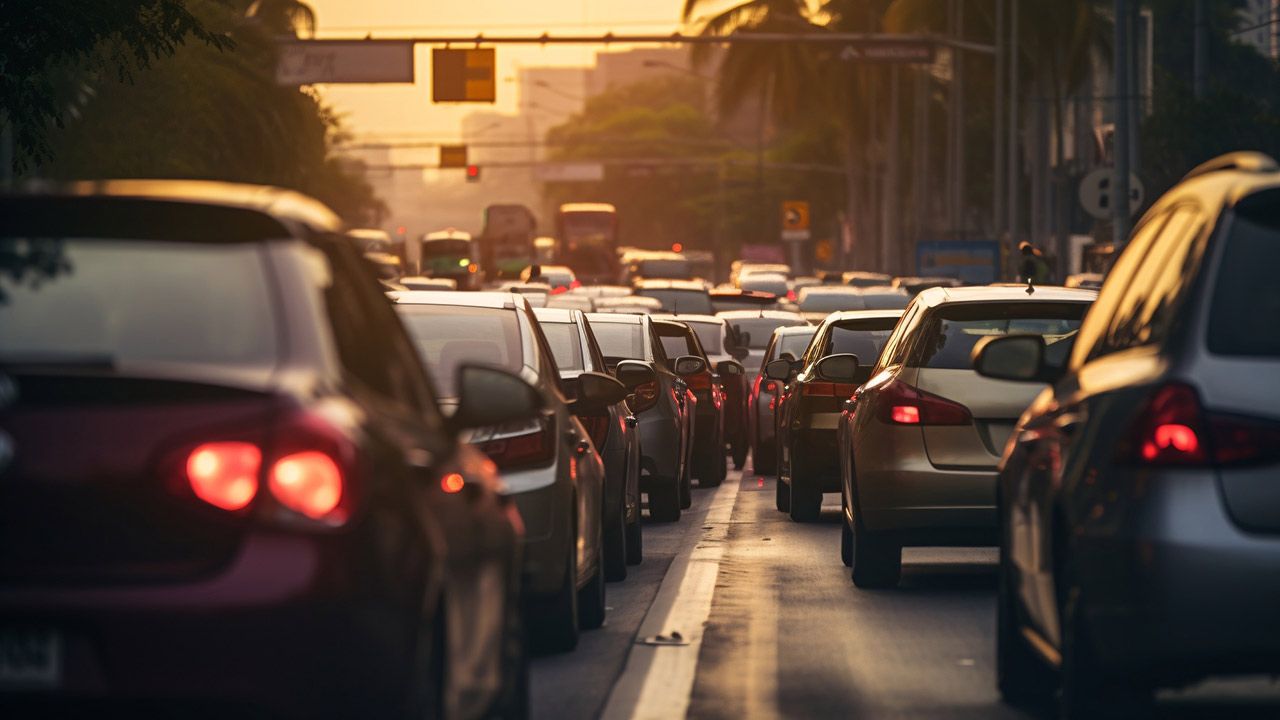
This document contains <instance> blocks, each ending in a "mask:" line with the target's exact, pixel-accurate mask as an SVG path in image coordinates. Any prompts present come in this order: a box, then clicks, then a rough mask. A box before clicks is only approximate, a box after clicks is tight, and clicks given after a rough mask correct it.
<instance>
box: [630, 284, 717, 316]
mask: <svg viewBox="0 0 1280 720" xmlns="http://www.w3.org/2000/svg"><path fill="white" fill-rule="evenodd" d="M635 294H636V295H637V296H638V297H647V298H653V299H654V300H657V301H658V302H661V303H662V311H663V312H665V313H672V314H675V315H681V314H691V315H714V314H715V311H714V310H713V309H712V307H711V297H710V296H709V295H708V294H707V286H706V285H705V284H704V283H703V282H702V281H700V280H639V281H637V282H636V284H635Z"/></svg>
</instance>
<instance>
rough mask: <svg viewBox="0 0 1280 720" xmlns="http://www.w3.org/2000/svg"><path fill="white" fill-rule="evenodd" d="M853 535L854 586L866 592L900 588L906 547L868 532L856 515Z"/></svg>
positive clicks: (852, 572) (851, 575)
mask: <svg viewBox="0 0 1280 720" xmlns="http://www.w3.org/2000/svg"><path fill="white" fill-rule="evenodd" d="M852 536H853V538H852V539H853V547H852V548H851V549H852V552H851V553H850V559H851V560H852V561H853V565H852V570H851V572H850V573H849V575H850V577H852V578H853V584H854V585H857V586H858V587H860V588H862V589H864V590H874V589H878V588H891V587H896V586H897V584H898V581H899V580H900V579H902V546H901V545H898V544H897V543H895V542H891V541H890V540H888V539H886V538H885V537H884V536H882V535H877V534H876V533H872V532H869V531H867V530H866V529H864V528H863V527H862V523H860V522H859V521H858V518H857V516H856V515H855V516H854V524H853V533H852Z"/></svg>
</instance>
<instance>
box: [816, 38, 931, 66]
mask: <svg viewBox="0 0 1280 720" xmlns="http://www.w3.org/2000/svg"><path fill="white" fill-rule="evenodd" d="M936 57H937V46H936V45H934V43H932V42H929V41H927V40H914V41H912V40H902V41H893V42H876V43H859V44H850V45H845V46H844V49H843V50H841V51H840V59H841V60H844V61H845V62H870V63H919V64H924V65H932V64H933V62H934V60H935V59H936Z"/></svg>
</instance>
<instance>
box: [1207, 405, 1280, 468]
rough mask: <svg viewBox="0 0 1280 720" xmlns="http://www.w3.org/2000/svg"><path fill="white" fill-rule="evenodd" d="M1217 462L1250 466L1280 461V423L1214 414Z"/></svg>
mask: <svg viewBox="0 0 1280 720" xmlns="http://www.w3.org/2000/svg"><path fill="white" fill-rule="evenodd" d="M1209 432H1210V433H1212V441H1213V459H1214V460H1215V461H1216V462H1217V463H1218V464H1219V465H1246V464H1250V463H1262V462H1269V461H1275V460H1277V459H1280V423H1276V422H1275V421H1274V420H1263V419H1260V418H1250V417H1242V416H1239V415H1226V414H1218V413H1211V414H1210V415H1209Z"/></svg>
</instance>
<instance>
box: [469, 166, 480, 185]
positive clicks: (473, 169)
mask: <svg viewBox="0 0 1280 720" xmlns="http://www.w3.org/2000/svg"><path fill="white" fill-rule="evenodd" d="M467 182H480V166H479V165H468V166H467Z"/></svg>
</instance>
